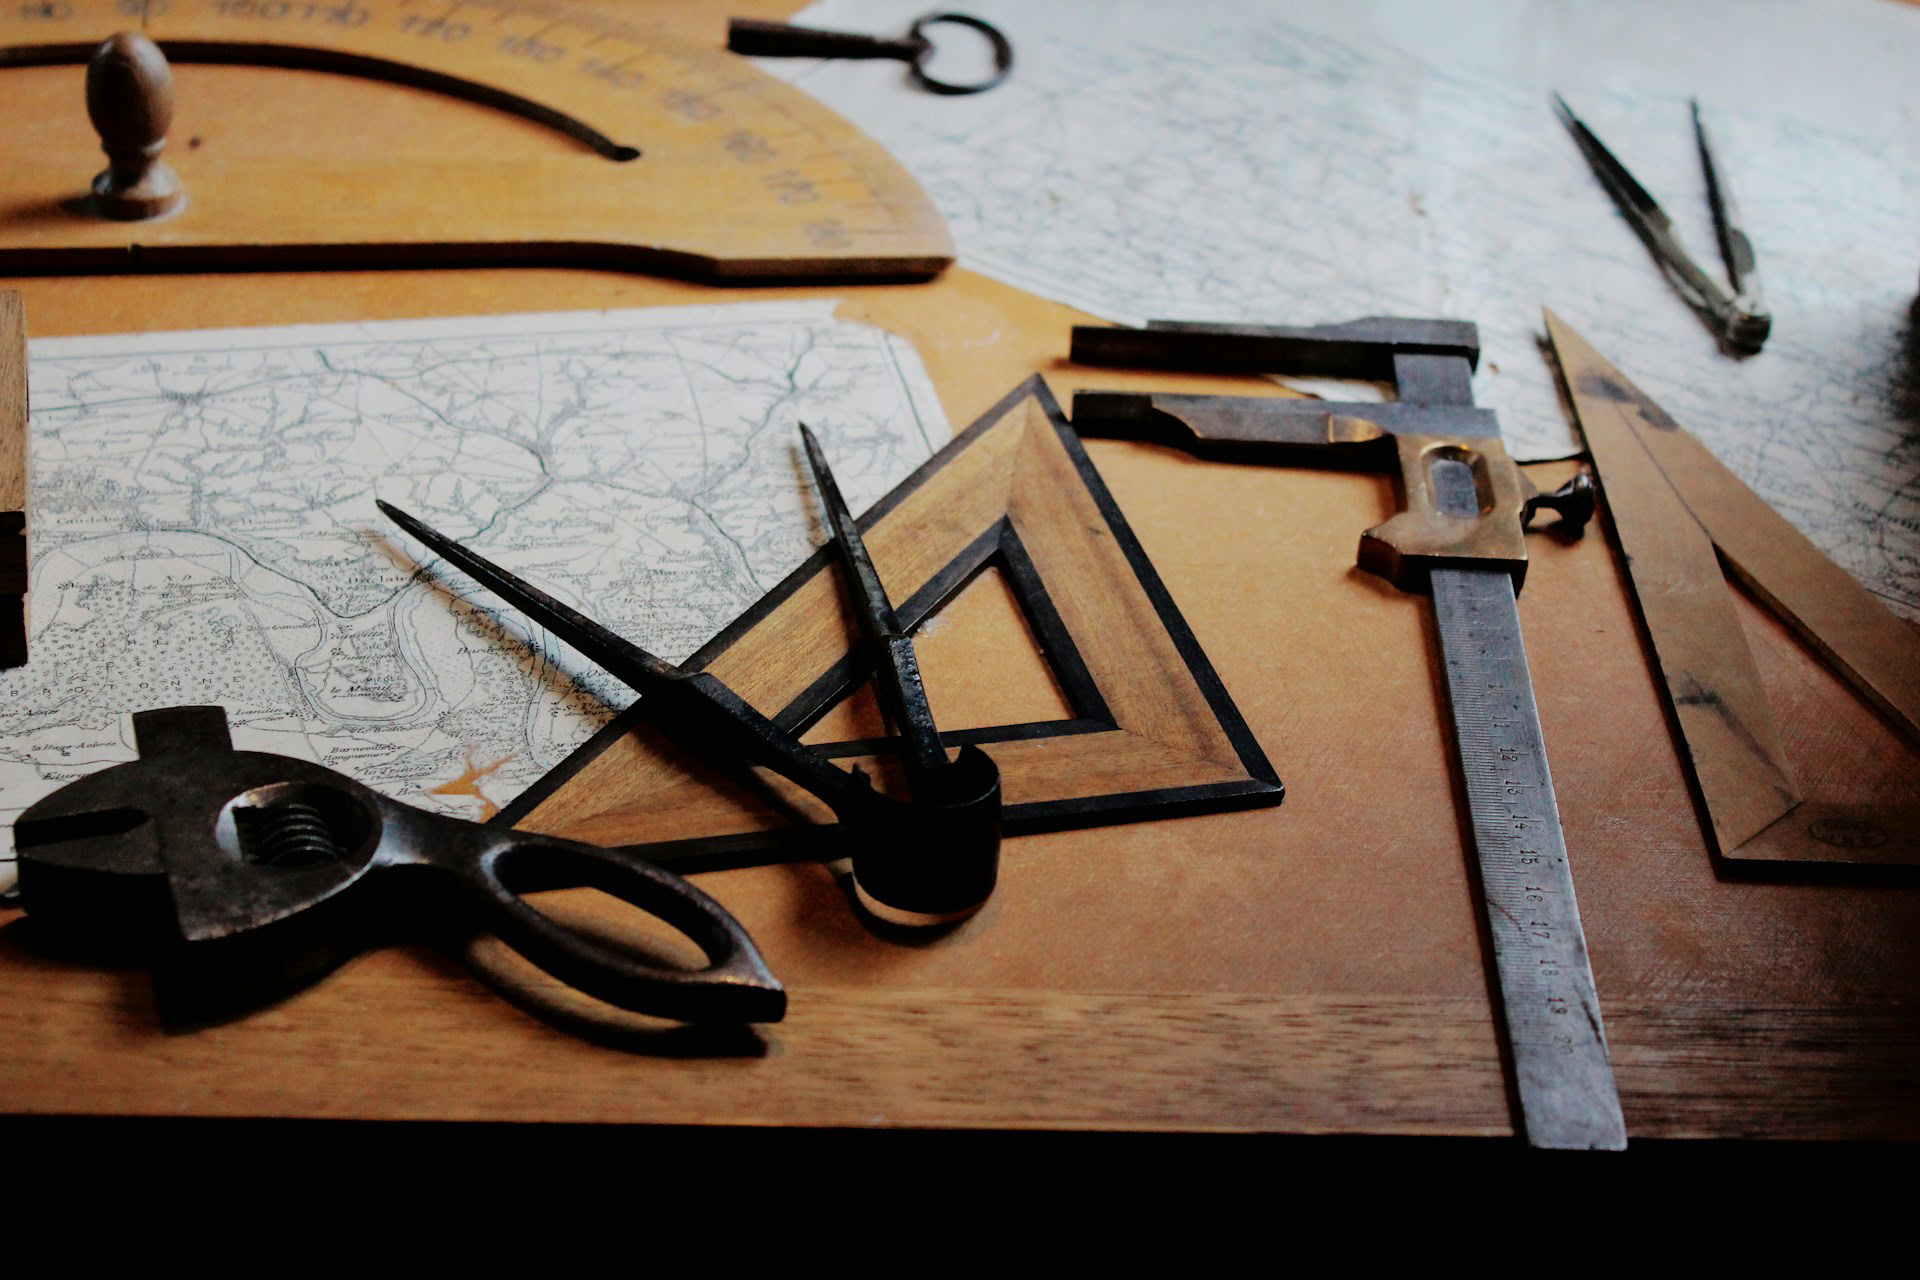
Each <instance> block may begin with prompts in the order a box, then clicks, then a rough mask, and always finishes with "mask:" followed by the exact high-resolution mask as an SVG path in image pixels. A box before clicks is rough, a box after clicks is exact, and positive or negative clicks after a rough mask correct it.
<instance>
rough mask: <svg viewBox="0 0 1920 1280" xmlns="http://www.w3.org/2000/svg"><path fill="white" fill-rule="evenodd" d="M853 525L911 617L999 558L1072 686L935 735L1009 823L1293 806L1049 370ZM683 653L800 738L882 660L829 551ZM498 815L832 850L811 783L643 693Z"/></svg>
mask: <svg viewBox="0 0 1920 1280" xmlns="http://www.w3.org/2000/svg"><path fill="white" fill-rule="evenodd" d="M860 526H861V530H862V532H863V535H864V536H865V539H866V541H867V544H868V546H869V548H870V549H871V551H872V554H873V558H874V562H875V564H876V566H877V567H878V569H879V571H880V575H881V578H882V580H883V581H884V582H885V584H886V587H887V592H888V595H889V596H891V597H892V599H893V600H894V601H895V604H896V609H897V612H898V613H899V615H900V617H901V620H902V622H903V623H904V624H905V625H907V626H908V627H918V626H920V625H921V624H922V623H923V622H925V621H926V620H927V619H928V618H930V617H932V616H933V615H934V614H935V613H937V612H938V611H939V610H940V609H941V607H942V606H943V605H945V604H946V603H947V602H948V601H950V600H953V599H954V598H955V597H956V596H958V595H959V593H960V592H961V591H962V590H963V589H964V588H965V587H966V586H967V584H968V583H969V582H971V581H972V580H973V579H974V578H975V576H976V575H978V574H979V573H981V572H982V571H983V570H986V569H988V568H990V567H992V568H997V569H998V570H999V572H1000V574H1001V576H1002V578H1003V580H1004V581H1005V582H1006V583H1007V584H1008V586H1009V587H1010V589H1011V590H1012V592H1013V594H1014V596H1015V598H1016V599H1017V601H1018V602H1019V605H1020V609H1021V612H1022V613H1023V614H1024V616H1025V620H1026V622H1027V624H1028V627H1029V628H1030V630H1031V632H1032V635H1033V636H1034V637H1035V638H1036V639H1037V640H1038V642H1039V645H1040V647H1041V649H1042V651H1043V654H1044V657H1045V660H1046V661H1047V663H1048V664H1049V666H1050V667H1051V670H1052V673H1053V675H1054V678H1055V680H1056V681H1057V683H1058V686H1059V688H1060V689H1061V691H1062V693H1063V694H1064V696H1065V699H1066V701H1067V703H1068V705H1069V707H1070V709H1071V713H1072V714H1071V716H1070V717H1069V718H1064V719H1052V720H1040V721H1028V722H1024V723H1016V724H1001V725H993V726H987V727H979V728H969V729H961V730H953V731H946V732H943V734H942V737H943V739H944V741H945V742H946V743H947V744H948V745H949V746H950V747H953V746H958V745H960V744H962V743H968V742H971V743H976V744H978V745H979V746H980V747H981V748H982V749H984V750H985V751H987V752H988V753H989V754H990V755H991V756H993V758H994V760H995V762H996V763H997V764H998V765H999V767H1000V772H1001V776H1002V779H1003V784H1004V787H1005V797H1006V808H1005V812H1004V819H1005V824H1006V833H1007V834H1008V835H1020V834H1025V833H1031V832H1038V831H1049V830H1059V829H1062V828H1068V827H1083V826H1093V825H1099V824H1104V823H1115V822H1132V821H1138V820H1141V819H1146V818H1155V817H1171V816H1175V815H1180V814H1191V813H1206V812H1215V811H1219V810H1224V809H1238V808H1251V807H1255V806H1262V805H1273V804H1278V803H1279V802H1280V800H1281V797H1282V794H1283V789H1282V787H1281V783H1280V780H1279V778H1278V777H1276V776H1275V774H1274V771H1273V768H1272V766H1271V765H1270V764H1269V763H1268V762H1267V758H1266V756H1265V754H1264V753H1262V751H1261V749H1260V746H1259V744H1258V743H1257V742H1255V741H1254V738H1253V735H1252V734H1251V732H1249V730H1248V729H1247V726H1246V723H1245V721H1244V720H1242V718H1241V716H1240V713H1239V711H1238V710H1237V709H1236V708H1235V707H1234V705H1233V701H1232V699H1231V698H1230V697H1229V696H1228V694H1227V691H1226V689H1225V687H1224V686H1223V685H1222V684H1221V682H1220V679H1219V677H1218V676H1217V675H1216V674H1215V673H1214V670H1213V667H1212V665H1211V664H1210V663H1209V662H1208V661H1207V657H1206V654H1205V653H1204V652H1202V651H1201V648H1200V645H1199V643H1198V641H1197V640H1195V638H1194V635H1193V632H1192V631H1191V630H1190V629H1189V628H1188V626H1187V624H1186V621H1185V619H1183V618H1182V617H1181V615H1180V612H1179V610H1178V609H1177V608H1176V607H1175V605H1174V603H1173V599H1172V597H1171V596H1170V595H1169V594H1168V593H1167V590H1166V587H1165V586H1164V585H1163V584H1162V583H1161V581H1160V577H1159V575H1158V574H1157V573H1156V572H1155V571H1154V568H1153V565H1152V564H1151V562H1149V561H1148V559H1147V556H1146V553H1145V552H1144V551H1143V550H1142V549H1141V546H1140V543H1139V541H1138V540H1137V539H1136V538H1135V537H1134V535H1133V532H1132V530H1131V529H1129V528H1128V526H1127V522H1126V519H1125V517H1123V516H1122V515H1121V513H1120V510H1119V508H1118V507H1117V506H1116V505H1115V504H1114V501H1113V497H1112V495H1111V494H1109V493H1108V491H1107V488H1106V485H1105V484H1104V483H1103V482H1102V481H1101V479H1100V475H1099V473H1098V472H1097V471H1096V470H1095V469H1094V466H1093V462H1092V460H1091V459H1090V458H1088V456H1087V454H1086V451H1085V449H1084V448H1083V447H1082V446H1081V443H1080V440H1079V438H1078V437H1077V436H1076V435H1075V434H1074V432H1073V429H1072V427H1071V426H1070V425H1069V424H1068V422H1067V420H1066V418H1065V416H1064V415H1063V414H1062V412H1061V410H1060V407H1059V405H1058V404H1057V403H1056V402H1055V400H1054V398H1053V396H1052V394H1051V393H1050V392H1049V391H1048V390H1047V387H1046V384H1045V383H1044V382H1043V381H1042V380H1041V379H1040V378H1039V377H1037V376H1036V377H1034V378H1031V379H1029V380H1028V381H1026V382H1024V383H1022V384H1021V385H1020V386H1019V387H1017V388H1015V389H1014V390H1013V391H1012V392H1011V393H1009V394H1008V395H1007V396H1006V397H1005V398H1004V399H1002V400H1001V401H1000V403H999V404H997V405H995V406H994V407H993V408H992V409H990V410H988V411H987V412H986V413H985V414H984V415H983V416H982V417H981V418H980V419H979V420H978V421H976V422H974V423H973V424H972V425H971V426H970V427H968V428H967V429H966V430H965V431H964V432H962V433H961V434H960V435H958V436H956V437H955V438H954V440H953V442H952V443H951V444H949V445H947V447H946V448H944V449H942V450H941V451H940V452H939V453H937V454H936V455H934V457H933V458H932V459H930V460H929V461H928V462H927V463H926V464H925V465H924V466H922V467H921V468H920V469H919V470H918V471H916V472H914V474H913V475H911V476H909V477H908V478H907V479H906V480H905V481H904V482H902V483H901V484H900V485H899V486H898V487H897V488H895V489H894V490H893V491H892V492H891V493H889V494H887V496H886V497H884V498H882V499H881V500H880V501H879V502H878V503H876V504H875V505H874V507H873V508H872V509H871V510H870V511H868V512H867V513H866V515H864V516H863V517H862V518H861V520H860ZM685 666H686V667H687V669H689V670H706V671H709V672H711V673H713V674H714V675H715V676H717V677H718V678H720V679H721V680H723V681H725V682H726V683H727V684H728V685H729V686H731V687H732V688H733V689H734V690H735V691H736V692H738V693H739V694H740V695H741V696H742V697H744V698H745V699H746V700H747V701H749V702H751V703H753V704H754V705H755V706H756V707H758V708H759V709H760V710H761V711H762V712H764V713H765V714H767V715H769V716H771V717H773V718H774V719H775V720H776V721H777V722H778V723H779V724H780V725H781V726H783V727H784V728H787V729H789V730H791V731H792V732H794V733H796V734H799V733H804V732H805V731H806V730H807V729H808V728H809V727H810V726H812V725H814V724H815V723H817V722H818V721H819V720H820V719H821V717H823V716H824V715H826V714H827V712H828V711H830V710H831V709H832V708H833V707H834V706H835V705H836V704H837V703H839V702H840V701H841V700H843V699H845V698H847V697H848V696H849V695H850V694H852V693H853V692H854V691H856V690H857V689H858V688H859V687H860V686H861V685H862V684H863V683H864V682H865V680H866V678H867V675H868V673H869V671H870V670H871V666H870V664H869V663H868V662H866V661H865V660H864V659H863V658H862V657H861V656H860V655H859V653H858V641H857V631H856V630H855V624H854V621H853V616H852V613H851V604H850V602H849V600H848V598H847V596H846V594H845V591H844V589H843V586H842V584H841V582H840V577H839V572H838V570H837V569H836V568H835V567H834V565H833V563H832V561H831V559H830V556H829V549H827V548H822V549H821V550H820V551H818V552H816V553H815V554H814V555H813V557H812V558H810V559H809V560H808V561H807V562H806V563H805V564H803V565H802V566H801V567H800V568H798V569H796V570H795V571H794V572H793V573H792V574H790V575H789V576H788V577H787V578H786V579H785V580H784V581H783V582H781V583H780V585H779V586H777V587H775V588H774V589H773V590H772V591H770V592H768V593H767V595H766V596H764V597H763V598H762V599H761V600H760V601H759V602H758V603H756V604H755V605H754V606H753V607H752V608H750V609H748V610H747V612H746V613H744V614H742V615H741V616H740V617H739V618H738V619H736V620H735V621H734V622H733V624H732V625H730V626H728V627H727V628H726V629H725V630H724V631H722V632H721V633H720V634H719V635H718V636H716V637H714V639H713V640H712V641H710V642H709V643H708V644H707V645H706V646H705V647H704V648H702V649H701V650H700V651H699V652H698V653H697V654H695V655H694V656H693V657H692V658H691V659H689V660H688V662H687V663H686V664H685ZM937 710H938V708H937V707H936V711H937ZM816 745H817V746H818V747H819V748H820V749H821V750H822V751H823V752H824V753H825V754H827V755H828V756H829V757H831V758H833V759H835V760H836V761H837V762H839V763H841V764H843V765H849V766H857V767H859V768H861V769H863V770H865V771H866V772H867V773H868V774H869V775H870V776H872V777H873V778H874V780H875V782H876V785H879V786H881V787H883V788H885V789H889V790H892V789H894V788H897V787H899V785H900V778H899V773H898V769H897V766H896V765H895V762H894V756H893V752H892V749H891V745H890V744H889V743H888V742H886V741H885V740H873V739H863V740H855V741H845V742H835V743H817V744H816ZM496 821H497V822H501V823H507V824H512V825H516V826H519V827H522V828H526V829H530V830H535V831H542V832H548V833H551V834H555V835H563V836H567V837H570V838H573V839H579V840H586V841H591V842H596V843H610V842H625V841H628V840H630V839H631V833H633V832H634V831H646V832H648V833H649V837H650V838H649V843H648V848H649V856H650V857H653V858H654V860H655V861H658V862H661V863H662V864H663V865H671V866H673V867H675V868H677V869H681V870H693V869H702V868H708V867H717V866H727V865H746V864H753V863H758V862H771V861H789V860H794V859H797V858H809V857H821V856H831V855H832V851H833V848H834V841H835V837H836V832H835V830H834V828H833V826H832V825H831V815H830V814H829V813H828V812H827V810H826V809H825V807H824V806H821V805H819V804H818V802H817V801H815V800H813V799H812V798H811V797H810V796H807V795H806V794H804V793H803V792H801V791H799V790H798V789H797V788H795V787H792V786H791V785H790V784H788V783H786V782H785V781H783V780H781V779H779V778H776V777H773V776H772V775H771V774H768V773H766V772H765V771H755V772H754V773H753V774H752V775H751V776H745V775H740V774H729V773H726V772H723V771H721V770H719V769H716V768H713V767H711V766H708V765H706V764H705V763H703V762H700V761H696V760H693V759H691V758H690V757H688V756H687V755H686V754H685V753H682V752H680V751H679V750H678V749H676V748H674V747H673V746H671V745H670V744H669V743H667V741H666V740H665V738H664V737H663V736H662V735H660V734H659V733H658V732H657V731H656V730H654V729H652V728H651V727H650V726H649V725H648V724H647V723H646V720H645V718H644V717H643V715H642V714H641V709H640V708H639V707H637V706H636V707H633V708H630V709H628V710H627V711H626V712H624V713H623V714H622V715H620V716H619V717H618V718H616V719H615V720H614V721H613V723H611V724H610V725H608V727H607V728H606V729H605V730H603V731H602V732H601V733H600V734H598V735H597V736H595V738H594V739H593V740H592V741H590V742H588V743H587V744H585V745H584V746H582V747H581V748H580V749H579V751H577V752H576V753H575V754H574V755H573V756H571V757H570V758H569V759H568V760H566V761H565V762H563V763H562V764H561V765H560V766H559V767H557V768H556V769H554V770H553V771H552V772H551V773H550V774H549V775H548V776H547V777H545V778H543V779H542V780H541V781H540V782H539V783H538V784H536V785H535V786H534V787H533V788H531V789H530V790H529V791H528V792H527V793H526V794H524V795H522V796H521V797H520V799H519V800H517V801H516V802H515V803H514V804H513V805H511V806H509V807H508V808H507V809H506V810H504V811H502V813H501V814H500V816H499V817H498V818H497V819H496Z"/></svg>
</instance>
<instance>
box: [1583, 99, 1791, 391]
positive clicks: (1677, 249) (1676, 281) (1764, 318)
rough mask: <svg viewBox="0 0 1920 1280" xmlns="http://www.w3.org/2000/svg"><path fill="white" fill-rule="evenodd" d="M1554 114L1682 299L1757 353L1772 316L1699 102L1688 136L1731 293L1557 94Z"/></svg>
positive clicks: (1729, 339)
mask: <svg viewBox="0 0 1920 1280" xmlns="http://www.w3.org/2000/svg"><path fill="white" fill-rule="evenodd" d="M1553 109H1554V113H1555V114H1556V115H1558V116H1559V117H1560V122H1561V123H1562V124H1564V125H1566V126H1567V129H1568V131H1569V132H1571V133H1572V134H1573V139H1574V141H1575V142H1577V143H1579V145H1580V151H1581V153H1582V154H1583V155H1585V156H1586V158H1587V163H1588V164H1589V165H1591V166H1593V171H1594V173H1595V174H1596V175H1597V176H1598V177H1599V179H1600V184H1601V185H1602V186H1604V187H1605V188H1606V189H1607V194H1609V195H1611V196H1612V197H1613V201H1614V203H1615V204H1617V205H1618V206H1620V212H1621V213H1622V214H1623V215H1624V216H1625V217H1626V219H1627V222H1628V223H1629V224H1631V225H1632V227H1633V229H1634V231H1635V232H1636V233H1638V234H1639V236H1640V239H1641V240H1642V241H1644V242H1645V244H1646V246H1647V249H1648V250H1649V251H1650V252H1651V253H1652V254H1653V259H1654V261H1655V262H1657V263H1658V264H1659V265H1660V270H1661V271H1662V272H1664V273H1665V274H1666V277H1667V279H1668V280H1670V281H1672V282H1673V287H1674V288H1675V289H1678V290H1679V291H1680V296H1681V297H1682V298H1684V299H1686V301H1687V304H1688V305H1689V306H1691V307H1692V308H1693V309H1694V310H1695V311H1697V312H1699V313H1700V317H1701V318H1702V319H1703V320H1705V321H1706V322H1707V324H1708V325H1709V326H1711V327H1712V329H1713V331H1714V332H1715V333H1716V334H1718V335H1719V336H1720V338H1721V340H1722V341H1723V342H1725V343H1726V344H1727V345H1728V346H1729V347H1732V348H1733V349H1734V350H1736V351H1742V352H1747V353H1749V354H1750V353H1752V352H1755V351H1758V350H1760V348H1761V346H1762V345H1763V344H1764V343H1765V342H1766V340H1767V335H1768V333H1769V332H1770V331H1771V330H1772V328H1773V315H1772V313H1771V312H1769V311H1768V310H1767V305H1766V301H1765V299H1764V298H1763V297H1762V295H1761V292H1760V273H1759V268H1758V265H1757V263H1756V261H1755V258H1754V252H1753V241H1752V240H1751V239H1749V238H1748V236H1747V233H1746V231H1745V230H1744V229H1743V228H1742V227H1741V225H1740V209H1739V206H1738V204H1736V202H1735V201H1734V197H1733V189H1732V187H1731V186H1730V185H1729V183H1728V181H1727V175H1726V172H1725V170H1724V168H1723V167H1722V166H1721V165H1720V163H1719V162H1718V161H1717V160H1716V159H1715V158H1714V150H1713V142H1712V140H1711V139H1710V138H1709V137H1708V136H1707V126H1706V123H1705V121H1703V120H1702V119H1701V118H1700V104H1699V102H1698V101H1696V102H1694V103H1693V136H1694V140H1695V142H1696V143H1697V144H1698V146H1699V149H1700V165H1701V168H1703V169H1704V170H1705V171H1706V176H1707V203H1708V205H1709V206H1710V207H1711V208H1712V211H1713V229H1714V236H1715V238H1716V239H1718V240H1719V242H1720V258H1721V261H1723V262H1724V263H1725V264H1726V268H1727V278H1728V280H1729V282H1730V283H1731V284H1732V291H1731V292H1729V291H1728V290H1727V289H1724V288H1722V287H1721V286H1720V282H1719V281H1717V280H1715V279H1714V278H1713V277H1712V276H1710V275H1708V274H1707V273H1706V272H1705V271H1704V270H1702V269H1701V267H1700V265H1699V264H1698V263H1696V262H1695V261H1694V260H1693V258H1692V257H1691V256H1690V255H1689V254H1688V253H1687V251H1686V249H1685V248H1683V247H1682V246H1681V244H1680V237H1679V235H1678V234H1677V233H1676V232H1675V231H1674V229H1673V222H1672V220H1671V219H1670V218H1668V217H1667V215H1666V212H1665V211H1664V210H1662V209H1661V208H1660V205H1659V203H1658V202H1657V201H1655V200H1654V198H1653V197H1652V196H1651V195H1649V194H1648V193H1647V189H1646V188H1645V187H1643V186H1641V185H1640V184H1639V182H1637V181H1635V179H1634V176H1633V175H1632V174H1631V173H1628V172H1627V167H1626V166H1625V165H1623V164H1621V163H1620V161H1619V160H1618V159H1616V158H1615V157H1614V154H1613V153H1612V152H1611V151H1609V150H1607V148H1606V144H1604V143H1602V142H1601V141H1600V139H1599V138H1598V137H1597V136H1596V135H1595V134H1594V132H1593V130H1591V129H1589V128H1587V126H1586V125H1584V124H1582V123H1581V121H1580V119H1579V117H1578V116H1575V115H1574V114H1573V109H1572V108H1570V107H1569V106H1567V103H1566V100H1565V99H1564V98H1562V97H1561V96H1560V95H1559V94H1557V93H1556V94H1554V95H1553Z"/></svg>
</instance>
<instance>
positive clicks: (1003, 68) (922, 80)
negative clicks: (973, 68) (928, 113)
mask: <svg viewBox="0 0 1920 1280" xmlns="http://www.w3.org/2000/svg"><path fill="white" fill-rule="evenodd" d="M941 23H947V24H950V25H953V26H960V27H971V28H973V29H974V30H975V31H978V32H979V33H980V34H981V35H983V36H985V37H986V38H987V42H988V43H989V44H991V45H992V46H993V74H992V75H990V76H988V77H987V78H986V79H985V80H981V81H979V82H977V83H974V84H955V83H954V82H953V81H950V80H939V79H935V78H934V77H933V76H930V75H928V74H927V69H926V64H927V60H928V59H929V58H931V57H932V56H933V41H931V40H929V39H927V37H926V34H925V31H924V28H927V27H931V26H937V25H939V24H941ZM907 39H909V40H911V41H914V42H915V43H917V44H918V45H919V46H920V51H919V52H918V53H916V54H914V55H913V57H912V58H911V59H910V60H909V61H908V62H907V73H908V74H909V75H911V76H912V77H913V79H914V83H916V84H918V85H919V86H920V87H921V88H923V89H925V90H927V91H928V92H929V93H939V94H945V95H948V96H950V97H952V96H958V95H960V94H966V93H985V92H986V91H987V90H989V89H991V88H993V87H994V86H995V85H997V84H999V83H1000V82H1001V81H1002V80H1005V79H1006V78H1007V74H1008V73H1009V72H1011V71H1012V70H1013V45H1012V43H1011V42H1009V41H1008V39H1007V37H1006V36H1005V35H1003V34H1001V31H1000V28H998V27H996V26H994V25H993V24H992V23H990V22H987V21H985V20H984V19H981V18H975V17H973V16H971V15H969V14H965V13H929V14H925V15H923V16H922V17H918V18H915V19H914V20H913V25H912V26H911V27H909V28H907Z"/></svg>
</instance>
